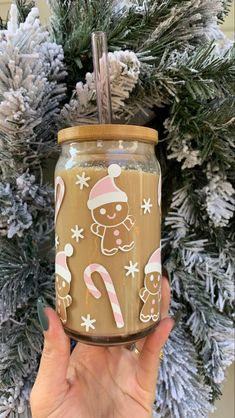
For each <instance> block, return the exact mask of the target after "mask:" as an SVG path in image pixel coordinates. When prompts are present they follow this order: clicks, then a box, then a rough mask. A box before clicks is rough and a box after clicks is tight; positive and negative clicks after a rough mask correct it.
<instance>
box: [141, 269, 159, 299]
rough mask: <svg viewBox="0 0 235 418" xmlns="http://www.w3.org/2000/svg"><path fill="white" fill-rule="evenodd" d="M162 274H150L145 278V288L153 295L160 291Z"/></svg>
mask: <svg viewBox="0 0 235 418" xmlns="http://www.w3.org/2000/svg"><path fill="white" fill-rule="evenodd" d="M160 280H161V274H160V273H159V272H152V273H148V274H146V276H145V281H144V283H145V287H146V289H147V290H148V291H149V293H151V294H152V295H155V294H156V293H157V292H158V291H159V287H160Z"/></svg>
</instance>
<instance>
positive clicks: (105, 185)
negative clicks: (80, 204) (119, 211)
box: [90, 176, 117, 199]
mask: <svg viewBox="0 0 235 418" xmlns="http://www.w3.org/2000/svg"><path fill="white" fill-rule="evenodd" d="M116 191H117V188H116V187H115V186H114V184H113V182H112V181H111V179H110V177H109V176H107V177H104V178H102V179H101V180H99V181H98V182H97V183H96V185H95V187H93V189H92V190H91V194H90V199H94V198H95V197H97V196H100V195H101V194H103V193H111V192H116Z"/></svg>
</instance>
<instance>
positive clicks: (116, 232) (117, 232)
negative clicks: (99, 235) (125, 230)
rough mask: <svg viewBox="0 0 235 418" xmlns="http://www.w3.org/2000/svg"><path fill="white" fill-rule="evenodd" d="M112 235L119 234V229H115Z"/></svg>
mask: <svg viewBox="0 0 235 418" xmlns="http://www.w3.org/2000/svg"><path fill="white" fill-rule="evenodd" d="M113 235H115V237H118V235H120V231H119V230H118V229H115V231H114V232H113Z"/></svg>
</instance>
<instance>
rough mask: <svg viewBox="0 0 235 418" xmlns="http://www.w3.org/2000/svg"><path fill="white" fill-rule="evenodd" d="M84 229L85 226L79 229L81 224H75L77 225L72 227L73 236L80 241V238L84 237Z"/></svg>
mask: <svg viewBox="0 0 235 418" xmlns="http://www.w3.org/2000/svg"><path fill="white" fill-rule="evenodd" d="M83 231H84V229H83V228H80V229H79V226H78V225H75V227H74V228H72V229H71V232H72V238H74V239H75V240H76V242H79V238H81V239H83V238H84V235H83V234H82V233H83Z"/></svg>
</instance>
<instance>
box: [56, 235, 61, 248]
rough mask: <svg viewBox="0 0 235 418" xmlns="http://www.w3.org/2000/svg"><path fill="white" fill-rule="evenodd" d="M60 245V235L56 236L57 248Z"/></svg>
mask: <svg viewBox="0 0 235 418" xmlns="http://www.w3.org/2000/svg"><path fill="white" fill-rule="evenodd" d="M59 245H60V241H59V237H58V235H56V237H55V248H57V247H59Z"/></svg>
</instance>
